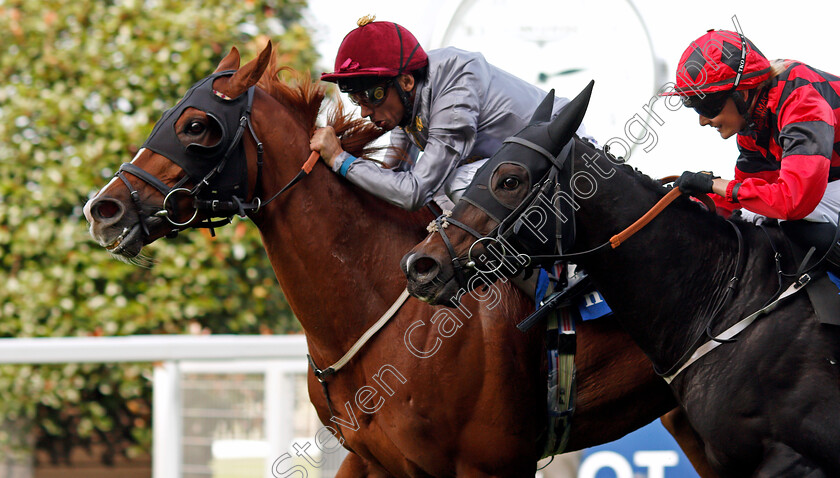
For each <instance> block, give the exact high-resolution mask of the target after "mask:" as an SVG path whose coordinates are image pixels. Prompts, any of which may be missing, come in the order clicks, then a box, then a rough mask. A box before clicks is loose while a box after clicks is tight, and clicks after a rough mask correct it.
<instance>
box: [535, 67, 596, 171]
mask: <svg viewBox="0 0 840 478" xmlns="http://www.w3.org/2000/svg"><path fill="white" fill-rule="evenodd" d="M594 86H595V81H594V80H592V81H590V82H589V84H588V85H586V88H584V89H583V91H581V92H580V93H578V95H577V96H576V97H575V99H573V100H572V101H570V102H569V104H567V105H566V106H564V107H563V109H562V110H561V111H560V113H559V114H558V115H557V117H556V118H554V121H552V122H551V125H550V126H549V127H548V137H549V138H550V139H551V141H552V143H553V144H552V145H550V147H549V145H543V146H544V147H546V148H547V149H548V150H549V151H551V152H552V154H554V155H557V154H559V153H560V150H561V149H563V147H564V146H566V143H568V142H569V140H570V139H572V138H573V137H574V135H575V131H577V129H578V128H579V127H580V124H581V123H582V122H583V117H584V115H586V108H587V107H589V100H590V98H592V88H593V87H594Z"/></svg>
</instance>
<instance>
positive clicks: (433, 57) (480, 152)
mask: <svg viewBox="0 0 840 478" xmlns="http://www.w3.org/2000/svg"><path fill="white" fill-rule="evenodd" d="M321 79H322V80H324V81H329V82H335V83H337V84H338V87H339V89H340V90H341V91H342V92H344V93H348V94H349V95H350V99H351V100H352V101H353V102H354V103H355V104H357V105H358V106H360V107H361V114H362V116H364V117H368V118H370V120H371V121H372V122H373V123H375V124H376V125H377V126H379V127H380V128H382V129H384V130H387V131H391V146H392V151H398V152H405V153H406V154H407V158H406V159H407V160H406V161H399V162H397V164H396V165H394V166H393V167H381V166H380V164H378V163H376V162H372V161H359V160H357V158H355V157H353V156H351V155H350V154H349V153H347V152H345V151H343V150H342V149H341V146H340V144H339V142H338V140H337V138H336V136H335V132H334V131H333V130H332V128H322V129H319V130H317V131H316V132H315V134H314V136H313V138H312V141H311V145H310V146H311V148H312V150H313V151H318V152H319V153H320V154H321V157H322V158H323V159H324V161H325V162H326V163H327V164H328V165H329V166H331V167H332V169H333V170H334V171H335V172H337V173H339V174H341V175H342V176H345V177H346V178H347V179H348V180H349V181H350V182H351V183H353V184H355V185H357V186H359V187H361V188H362V189H365V190H367V191H368V192H370V193H372V194H374V195H376V196H378V197H380V198H382V199H384V200H386V201H388V202H390V203H392V204H396V205H397V206H399V207H402V208H403V209H408V210H415V209H419V208H421V207H423V206H424V205H425V204H427V203H429V202H430V201H431V200H432V199H435V202H437V203H438V204H439V205H441V206H445V208H446V209H451V206H452V204H450V203H449V200H451V201H452V202H453V203H454V202H457V201H458V199H460V197H461V195H462V194H463V192H464V190H465V189H466V187H467V186H468V185H469V183H470V182H471V181H472V178H473V176H474V175H475V172H476V171H477V170H478V168H479V167H480V166H481V165H482V164H484V162H485V161H486V159H487V158H489V157H490V156H492V155H493V153H495V152H496V151H497V150H498V149H499V148H500V147H501V146H502V141H504V140H505V139H506V138H507V137H509V136H513V135H514V134H516V133H517V132H519V130H521V129H522V128H524V127H525V126H526V125H527V124H528V121H529V120H530V118H531V116H532V114H533V112H534V110H535V109H536V107H537V105H539V103H540V102H541V101H542V100H543V98H545V96H546V93H545V92H544V91H543V90H541V89H540V88H538V87H536V86H534V85H531V84H530V83H528V82H526V81H524V80H521V79H519V78H517V77H515V76H513V75H511V74H510V73H507V72H505V71H503V70H501V69H499V68H496V67H495V66H493V65H491V64H489V63H488V62H487V61H486V60H485V59H484V56H482V55H481V54H480V53H472V52H466V51H463V50H459V49H456V48H441V49H438V50H431V51H428V52H426V51H425V50H424V49H423V47H422V46H420V43H419V42H418V41H417V39H416V38H415V37H414V35H412V34H411V32H409V31H408V30H406V29H405V28H404V27H402V26H400V25H398V24H396V23H392V22H376V21H372V20H371V19H370V18H368V17H365V18H362V19H360V20H359V22H358V28H356V29H354V30H352V31H351V32H350V33H348V34H347V36H346V37H345V38H344V40H343V41H342V43H341V46H340V47H339V49H338V54H337V55H336V59H335V71H334V72H332V73H324V74H323V75H321ZM568 102H569V100H567V99H566V98H556V99H555V102H554V111H553V114H555V115H556V114H557V112H559V110H560V109H561V108H562V107H563V106H564V105H565V104H567V103H568ZM578 134H579V135H580V136H585V131H584V129H583V126H581V129H579V130H578ZM420 152H422V153H423V154H422V155H419V153H420Z"/></svg>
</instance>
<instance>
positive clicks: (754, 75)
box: [661, 30, 771, 96]
mask: <svg viewBox="0 0 840 478" xmlns="http://www.w3.org/2000/svg"><path fill="white" fill-rule="evenodd" d="M770 71H771V68H770V61H768V60H767V58H766V57H765V56H764V55H763V54H762V53H761V51H759V50H758V48H756V47H755V45H753V43H752V42H751V41H749V40H748V39H747V38H746V37H744V36H743V35H741V34H740V33H738V32H733V31H728V30H709V31H707V32H706V34H705V35H703V36H701V37H700V38H698V39H696V40H694V41H693V42H691V45H689V46H688V48H686V50H685V52H683V54H682V57H680V62H679V65H678V66H677V81H676V85H675V87H674V88H673V89H669V90H668V91H666V92H663V93H661V94H662V96H673V95H681V96H695V95H708V94H712V93H718V92H726V91H736V90H750V89H752V88H755V87H756V86H758V85H760V84H761V83H762V82H764V81H765V80H767V79H768V78H769V77H770Z"/></svg>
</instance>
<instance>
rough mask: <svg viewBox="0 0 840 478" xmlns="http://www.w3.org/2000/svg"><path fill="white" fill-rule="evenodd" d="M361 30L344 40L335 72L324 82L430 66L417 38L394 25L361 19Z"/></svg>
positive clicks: (329, 74) (322, 77)
mask: <svg viewBox="0 0 840 478" xmlns="http://www.w3.org/2000/svg"><path fill="white" fill-rule="evenodd" d="M358 24H359V28H356V29H355V30H353V31H351V32H350V33H348V34H347V36H346V37H344V40H343V41H342V42H341V46H340V47H339V48H338V54H337V55H336V57H335V71H334V72H333V73H324V74H322V75H321V79H322V80H324V81H331V82H337V81H339V80H341V79H345V78H352V77H360V76H381V77H386V78H387V77H394V76H397V75H400V74H403V73H407V72H410V71H414V70H417V69H419V68H422V67H424V66H426V65H428V64H429V57H428V56H427V55H426V52H425V51H423V48H422V47H421V46H420V43H419V42H418V41H417V39H416V38H414V35H412V34H411V32H410V31H408V30H406V29H405V28H404V27H402V26H400V25H397V24H396V23H391V22H369V20H368V19H367V17H365V18H363V19H361V20H359V22H358Z"/></svg>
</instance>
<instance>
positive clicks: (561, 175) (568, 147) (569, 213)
mask: <svg viewBox="0 0 840 478" xmlns="http://www.w3.org/2000/svg"><path fill="white" fill-rule="evenodd" d="M593 84H594V82H590V83H589V85H587V87H586V88H584V89H583V91H581V93H580V94H578V96H577V97H575V99H573V100H572V101H571V102H569V104H567V105H565V106H564V107H563V109H562V110H561V111H560V112H559V113H558V114H557V116H556V117H555V118H554V119H552V118H551V111H552V107H553V105H554V90H551V91H550V92H549V94H548V95H547V96H546V97H545V99H544V100H543V101H542V103H540V105H539V106H538V107H537V109H536V111H535V112H534V115H533V116H532V118H531V121H530V124H529V125H528V126H526V127H525V128H523V129H522V130H521V131H520V132H518V133H516V135H514V136H513V137H510V138H508V139H506V140H505V141H504V143H503V145H502V147H501V148H500V149H499V150H498V151H497V152H496V153H495V154H494V155H493V156H492V157H491V158H490V160H489V161H487V162H486V163H485V164H484V165H483V166H482V167H481V168H480V169H479V170H478V172H477V173H476V175H475V178H474V179H473V181H472V183H471V184H470V186H469V187H468V188H467V190H466V192H465V193H464V196H463V198H462V200H464V201H466V202H469V203H470V204H472V205H474V206H476V207H478V208H479V209H481V210H482V211H484V212H485V213H486V214H488V215H489V216H490V217H491V218H492V219H494V220H495V221H496V222H497V223H500V225H501V223H504V222H506V220H507V219H508V216H510V215H511V214H512V213H513V212H514V211H515V210H517V209H519V210H520V214H521V213H522V210H521V207H522V205H520V206H519V207H518V208H512V207H508V206H506V205H504V204H502V203H501V202H499V201H498V200H497V199H496V197H495V195H494V194H493V193H492V184H491V179H492V177H493V174H494V173H495V172H496V170H497V169H498V168H499V166H500V165H501V164H503V163H514V164H519V165H520V166H522V167H523V168H525V170H526V171H528V174H529V176H530V178H531V186H532V187H536V186H539V187H540V189H541V190H542V191H541V192H540V193H539V194H538V195H542V196H546V195H548V199H549V200H551V199H552V198H553V195H554V194H555V193H556V191H555V190H554V188H548V189H547V187H548V185H547V184H545V180H546V179H547V178H548V177H549V173H551V172H552V171H554V174H555V176H552V178H551V179H552V182H553V183H554V184H555V185H556V187H557V188H559V189H558V190H557V191H560V192H562V193H565V194H566V195H567V197H572V196H571V194H572V191H571V187H570V184H569V180H570V178H571V177H572V174H573V173H574V171H573V169H572V160H571V157H572V156H573V153H572V150H573V148H572V144H573V138H574V136H575V131H577V129H578V127H579V126H580V124H581V122H582V121H583V116H584V114H585V113H586V108H587V106H588V105H589V99H590V97H591V95H592V87H593ZM535 192H536V191H535ZM537 199H538V198H537ZM543 203H544V202H543ZM532 204H533V203H532ZM558 208H559V212H560V214H561V215H562V216H563V217H566V218H567V219H568V220H566V221H565V222H563V224H561V225H560V226H561V227H560V229H563V230H559V229H558V230H557V231H556V235H557V238H558V239H559V238H560V237H562V238H563V242H564V243H565V244H562V246H563V247H562V248H564V249H565V248H570V247H571V242H573V241H574V210H573V209H572V208H571V206H570V205H569V204H568V203H567V202H565V201H561V203H560V204H558ZM520 217H521V216H520ZM511 219H514V218H511ZM547 219H548V220H547V221H546V224H545V228H546V229H547V230H550V233H551V235H552V236H553V235H554V228H555V225H556V224H555V223H556V221H555V220H554V219H555V214H548V215H547ZM514 229H516V230H515V231H514V233H516V234H519V233H518V232H517V230H518V229H523V228H514ZM546 232H549V231H546ZM499 233H504V231H499ZM547 235H548V234H544V236H547ZM546 246H549V245H548V244H546V245H545V246H544V247H546ZM551 246H553V244H551Z"/></svg>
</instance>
